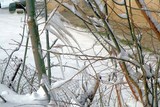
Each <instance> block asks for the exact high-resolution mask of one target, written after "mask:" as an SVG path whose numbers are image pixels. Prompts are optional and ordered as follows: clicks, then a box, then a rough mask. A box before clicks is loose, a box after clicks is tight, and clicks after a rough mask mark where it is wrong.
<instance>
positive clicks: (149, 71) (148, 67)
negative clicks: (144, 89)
mask: <svg viewBox="0 0 160 107" xmlns="http://www.w3.org/2000/svg"><path fill="white" fill-rule="evenodd" d="M143 68H144V69H145V72H146V76H147V78H152V77H153V74H154V73H153V71H152V70H151V69H150V66H148V65H146V64H145V65H143ZM152 73H153V74H152Z"/></svg>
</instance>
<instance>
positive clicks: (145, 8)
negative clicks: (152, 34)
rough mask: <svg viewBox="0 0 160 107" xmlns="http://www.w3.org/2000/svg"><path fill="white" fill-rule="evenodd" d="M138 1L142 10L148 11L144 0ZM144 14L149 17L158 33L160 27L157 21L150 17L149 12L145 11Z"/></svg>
mask: <svg viewBox="0 0 160 107" xmlns="http://www.w3.org/2000/svg"><path fill="white" fill-rule="evenodd" d="M139 1H140V4H141V5H142V10H148V9H147V5H146V3H145V2H144V0H139ZM145 13H146V14H147V16H148V17H149V19H150V20H151V22H152V23H153V24H154V25H155V27H156V28H157V30H158V31H159V32H160V25H159V23H158V21H157V20H156V19H155V18H154V17H153V16H152V14H151V12H150V11H145Z"/></svg>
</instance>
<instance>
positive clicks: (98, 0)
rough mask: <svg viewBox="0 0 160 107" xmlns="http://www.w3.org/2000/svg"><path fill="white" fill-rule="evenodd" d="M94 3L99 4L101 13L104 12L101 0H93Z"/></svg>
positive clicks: (103, 4)
mask: <svg viewBox="0 0 160 107" xmlns="http://www.w3.org/2000/svg"><path fill="white" fill-rule="evenodd" d="M95 2H96V4H97V5H98V6H99V9H100V11H101V12H102V13H104V14H105V11H106V10H105V3H104V1H103V0H95Z"/></svg>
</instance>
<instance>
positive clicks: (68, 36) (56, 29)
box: [0, 1, 151, 107]
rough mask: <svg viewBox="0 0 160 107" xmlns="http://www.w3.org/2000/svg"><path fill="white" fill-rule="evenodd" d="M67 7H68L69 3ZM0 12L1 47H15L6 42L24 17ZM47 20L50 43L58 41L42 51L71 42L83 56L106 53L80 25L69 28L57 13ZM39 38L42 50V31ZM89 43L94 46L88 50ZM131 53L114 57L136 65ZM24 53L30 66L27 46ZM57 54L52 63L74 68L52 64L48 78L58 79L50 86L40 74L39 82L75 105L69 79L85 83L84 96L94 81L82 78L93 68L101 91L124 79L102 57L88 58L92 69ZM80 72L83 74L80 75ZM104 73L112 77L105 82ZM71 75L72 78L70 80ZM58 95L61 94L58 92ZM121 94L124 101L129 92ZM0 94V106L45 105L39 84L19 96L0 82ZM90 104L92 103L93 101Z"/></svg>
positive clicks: (131, 101) (61, 49)
mask: <svg viewBox="0 0 160 107" xmlns="http://www.w3.org/2000/svg"><path fill="white" fill-rule="evenodd" d="M97 2H98V3H99V1H97ZM69 8H70V6H69ZM73 10H74V9H73ZM74 11H75V10H74ZM0 13H2V14H0V16H1V17H0V21H1V22H2V24H0V29H2V30H1V32H2V33H1V34H0V36H1V39H0V46H2V47H3V48H9V49H10V48H11V49H14V47H15V46H14V45H9V43H11V42H12V41H11V40H10V39H11V38H12V39H16V40H17V41H20V36H19V33H20V32H21V30H22V29H21V28H20V26H22V24H23V23H22V22H21V19H23V17H24V16H23V14H22V15H18V14H9V13H8V12H7V11H6V10H0ZM53 15H54V16H53ZM6 17H8V18H6ZM15 19H16V20H15ZM49 19H50V21H48V24H47V25H45V28H46V29H48V30H49V31H50V34H51V35H50V41H52V42H53V41H54V40H55V39H57V38H58V39H59V40H58V42H57V43H56V44H55V46H53V47H52V49H51V50H46V51H53V50H56V51H58V52H60V53H61V52H64V53H67V52H68V49H66V47H65V45H67V46H68V45H72V46H73V47H78V48H80V49H81V50H83V51H84V50H85V51H84V53H83V54H86V55H95V54H96V55H101V56H104V57H106V56H107V55H106V51H104V50H102V46H100V45H99V44H95V43H96V40H95V38H93V36H92V35H91V33H89V32H87V31H86V30H84V29H80V28H76V29H71V28H70V27H72V26H70V25H68V24H64V23H63V22H62V20H63V18H62V17H61V15H60V14H59V13H55V12H52V14H51V16H50V17H49ZM55 20H56V21H55ZM93 20H94V19H93ZM94 21H95V20H94ZM100 22H101V21H99V22H98V23H100ZM100 24H101V23H100ZM107 24H108V26H109V23H107ZM4 26H5V27H4ZM109 27H110V29H111V30H112V31H113V29H112V28H111V26H109ZM5 28H7V29H9V30H5ZM65 28H66V29H65ZM72 28H73V27H72ZM40 29H43V25H42V26H41V27H40ZM2 34H3V35H2ZM25 37H26V34H25ZM40 37H41V40H42V41H41V42H42V44H43V45H42V48H43V49H45V36H44V34H43V33H42V35H41V36H40ZM25 39H26V38H25ZM66 41H68V42H66ZM69 41H71V42H69ZM77 43H79V44H77ZM108 44H110V45H112V46H113V47H115V45H114V43H113V42H112V40H108ZM93 46H94V49H90V48H91V47H93ZM87 49H88V50H87ZM133 51H134V50H133ZM8 52H9V53H10V52H11V50H9V51H8ZM54 52H55V51H54ZM71 52H73V50H71ZM74 52H76V54H80V52H79V51H78V50H76V49H75V50H74ZM133 53H134V52H132V51H131V52H128V51H127V52H126V51H124V50H121V53H120V54H119V55H118V57H117V58H122V59H125V60H129V61H132V62H133V63H134V64H137V62H136V61H134V60H131V59H130V57H129V55H132V54H133ZM23 54H24V47H22V48H21V49H20V50H19V51H18V52H16V53H14V55H15V56H18V57H20V58H23ZM27 55H28V56H27V63H26V64H30V63H31V65H32V66H34V61H33V56H32V50H31V49H29V50H28V54H27ZM5 57H7V55H6V54H4V52H3V51H2V50H0V59H3V58H5ZM52 57H55V55H53V56H52ZM59 57H60V58H61V59H59V61H57V60H55V59H56V58H54V59H53V60H54V63H53V65H56V64H61V65H66V66H71V67H75V69H76V70H75V69H69V68H64V67H63V68H62V69H61V68H59V67H53V68H52V73H53V76H52V77H53V78H54V77H56V78H59V79H57V80H56V81H55V80H54V79H52V81H54V83H53V84H52V86H50V85H48V82H47V79H48V78H47V76H46V75H43V76H42V81H41V85H45V86H46V87H47V88H48V89H51V92H54V93H53V94H55V92H57V93H58V91H60V90H63V91H65V92H66V93H65V94H67V95H69V96H70V97H71V98H72V102H74V103H76V104H78V105H80V104H79V101H78V100H77V96H75V95H76V94H75V93H76V92H77V93H80V92H79V90H76V92H75V93H72V92H71V91H70V90H69V88H70V87H71V86H73V84H71V83H72V82H74V85H75V84H76V85H77V84H78V85H79V84H83V85H86V86H87V85H88V86H89V87H90V88H89V87H87V88H86V89H89V90H88V91H87V93H85V94H86V95H88V94H92V92H93V90H92V89H93V85H94V84H95V83H94V82H95V81H92V80H93V79H86V78H87V76H90V75H92V76H93V75H95V71H96V73H98V74H99V75H100V76H101V78H102V79H101V81H103V82H102V83H101V84H102V85H104V86H103V87H102V89H100V90H103V89H104V91H106V90H105V89H106V87H107V88H108V87H112V86H113V85H117V84H121V83H123V82H125V81H124V80H123V77H124V75H123V74H122V73H119V68H118V67H117V68H115V67H114V66H113V63H112V62H111V61H110V60H104V61H99V62H98V61H97V62H92V61H91V62H90V63H92V64H93V66H94V67H95V68H94V69H92V68H91V67H88V68H87V67H86V66H90V63H88V62H87V61H86V60H84V61H80V63H79V66H77V64H76V63H75V58H73V57H66V56H65V55H60V56H59ZM115 57H116V56H115ZM62 58H63V60H62ZM60 62H61V63H60ZM137 65H138V64H137ZM106 66H107V68H106ZM144 68H145V70H146V71H147V75H148V76H150V77H151V75H150V74H149V73H148V71H149V68H148V67H147V66H146V65H145V66H144ZM127 69H128V71H129V73H130V75H131V77H132V78H133V79H134V80H136V79H137V77H138V76H141V75H140V74H141V73H140V72H138V73H136V72H135V71H134V69H133V68H132V66H130V65H129V64H128V65H127ZM63 70H64V71H65V72H63V74H61V71H63ZM84 72H85V73H86V74H84ZM80 73H81V75H78V74H80ZM111 73H112V74H111ZM108 74H109V75H111V76H112V77H113V78H112V80H111V81H107V82H106V81H105V79H106V76H108ZM75 75H78V76H75ZM113 75H114V76H113ZM117 75H118V76H117ZM74 77H75V78H74ZM73 78H74V79H75V80H74V81H71V80H72V79H73ZM79 78H80V79H82V78H83V79H84V80H79ZM76 79H78V81H76ZM136 81H137V80H136ZM85 82H86V84H85ZM87 82H88V83H87ZM90 82H91V83H90ZM106 83H107V86H106ZM68 84H71V85H68ZM108 84H109V86H108ZM104 87H105V88H104ZM74 88H75V87H74ZM81 88H82V89H83V87H82V86H81ZM123 88H124V87H123ZM125 88H126V87H125ZM76 89H77V88H76ZM83 91H84V90H83ZM108 91H109V92H108ZM106 93H107V94H106V95H108V93H110V90H107V91H106ZM126 93H127V94H126ZM60 94H62V92H61V93H60ZM80 94H81V93H80ZM104 94H105V93H104ZM113 94H114V92H113ZM124 94H126V96H125V100H126V99H128V96H127V95H129V94H130V93H129V92H127V91H126V90H125V89H124ZM0 95H1V96H2V97H3V98H4V99H6V100H7V103H4V102H3V101H2V100H0V107H14V106H20V105H21V106H22V105H23V106H22V107H30V106H32V107H40V106H42V107H43V105H45V106H47V105H48V102H47V98H46V95H45V92H44V90H43V89H42V87H40V88H39V89H38V90H37V91H35V92H32V93H31V94H30V93H28V94H24V95H20V94H17V93H15V92H13V91H11V90H10V89H8V88H7V87H6V86H4V85H2V84H0ZM11 96H12V97H11ZM96 96H97V99H98V98H99V95H96ZM82 97H85V95H84V96H83V95H82ZM104 98H108V96H106V97H104ZM112 98H113V99H112ZM112 98H111V100H113V102H112V103H113V104H115V99H117V98H116V96H115V95H114V96H112ZM103 100H105V101H106V100H107V99H103ZM95 101H96V100H95ZM98 101H99V100H97V102H98ZM54 103H55V102H52V101H51V102H50V103H49V105H50V106H51V105H52V104H54ZM93 103H94V104H95V103H96V102H93ZM126 104H127V105H128V106H129V107H136V106H138V107H142V104H141V103H140V102H138V101H135V100H134V99H133V98H131V99H129V100H128V101H127V100H126ZM134 104H135V105H134ZM78 105H77V106H78ZM95 105H96V104H95ZM73 107H74V106H73Z"/></svg>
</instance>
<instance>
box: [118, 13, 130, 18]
mask: <svg viewBox="0 0 160 107" xmlns="http://www.w3.org/2000/svg"><path fill="white" fill-rule="evenodd" d="M118 16H119V17H121V18H123V19H127V18H128V17H127V14H126V13H122V14H118Z"/></svg>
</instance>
